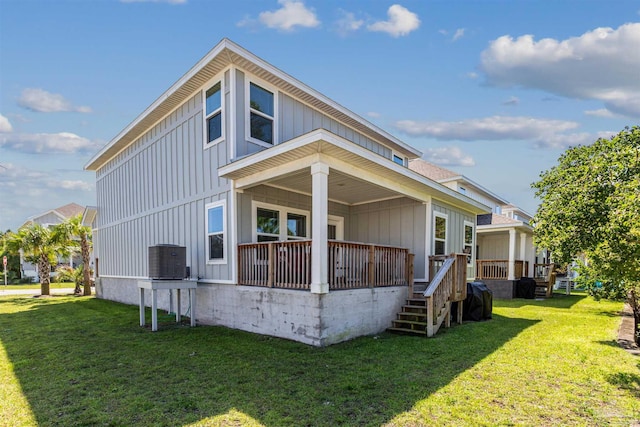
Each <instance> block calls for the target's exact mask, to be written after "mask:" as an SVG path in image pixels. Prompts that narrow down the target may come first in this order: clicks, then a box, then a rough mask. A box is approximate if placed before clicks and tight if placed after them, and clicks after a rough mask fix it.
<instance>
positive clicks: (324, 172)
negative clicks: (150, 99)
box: [311, 163, 329, 294]
mask: <svg viewBox="0 0 640 427" xmlns="http://www.w3.org/2000/svg"><path fill="white" fill-rule="evenodd" d="M311 183H312V185H311V192H312V195H311V205H312V207H311V239H312V240H311V293H314V294H326V293H328V292H329V245H328V242H327V236H328V234H327V227H328V225H327V215H328V213H327V212H328V206H329V201H328V200H329V166H328V165H326V164H324V163H314V164H312V165H311Z"/></svg>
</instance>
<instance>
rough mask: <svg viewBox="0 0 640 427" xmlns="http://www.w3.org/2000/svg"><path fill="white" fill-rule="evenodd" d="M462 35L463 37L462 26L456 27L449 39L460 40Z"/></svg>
mask: <svg viewBox="0 0 640 427" xmlns="http://www.w3.org/2000/svg"><path fill="white" fill-rule="evenodd" d="M462 37H464V28H458V29H457V30H456V32H455V34H454V35H453V38H452V39H451V40H452V41H454V42H455V41H458V40H460V39H461V38H462Z"/></svg>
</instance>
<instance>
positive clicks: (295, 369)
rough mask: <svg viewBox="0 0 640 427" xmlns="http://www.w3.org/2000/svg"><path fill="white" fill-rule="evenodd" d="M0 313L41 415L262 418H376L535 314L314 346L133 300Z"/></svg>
mask: <svg viewBox="0 0 640 427" xmlns="http://www.w3.org/2000/svg"><path fill="white" fill-rule="evenodd" d="M10 311H13V312H11V313H9V314H6V313H7V312H10ZM0 313H5V314H0V339H1V340H2V345H3V346H4V348H5V350H6V352H7V354H8V356H9V359H10V361H11V363H12V365H13V366H12V368H13V372H14V375H15V377H16V378H17V379H18V381H19V383H20V386H21V388H22V393H23V394H24V396H25V397H26V399H27V400H28V402H29V405H30V407H31V410H32V411H33V413H34V415H35V418H36V420H37V423H38V425H54V424H55V425H95V424H103V425H185V424H190V423H195V422H198V421H199V420H204V419H209V418H211V417H215V416H219V415H220V416H224V415H225V414H229V413H235V412H236V411H239V412H240V413H242V414H245V415H246V416H247V417H250V419H253V420H255V421H257V422H259V423H262V424H264V425H268V426H282V425H296V426H297V425H316V426H317V425H345V424H348V425H380V424H383V423H385V422H388V421H390V420H391V419H393V418H394V417H395V416H396V415H398V414H400V413H403V412H405V411H408V410H410V409H411V408H412V407H413V406H414V405H415V404H416V402H418V401H420V400H422V399H424V398H426V397H428V396H429V395H431V394H432V393H434V392H435V391H437V390H438V389H440V388H442V387H443V386H445V385H447V384H448V383H449V382H450V381H451V380H452V379H454V378H455V377H456V376H457V375H459V374H460V373H461V372H463V371H465V370H467V369H469V368H471V367H472V366H474V365H475V364H476V363H478V362H479V361H481V360H482V359H484V358H485V357H486V356H487V355H489V354H491V353H492V352H494V351H495V350H496V349H498V348H500V347H501V346H502V345H503V344H504V343H505V342H507V341H509V340H510V339H512V338H513V337H515V336H516V335H518V334H519V333H520V332H521V331H523V330H524V329H526V328H528V327H530V326H532V325H533V324H535V323H536V321H535V320H529V319H519V318H507V317H502V316H499V315H496V314H494V315H493V319H492V320H490V321H486V322H475V323H465V324H464V325H463V326H456V327H454V328H451V329H448V330H445V331H444V332H443V333H440V334H438V335H437V336H436V337H435V338H432V339H426V338H420V337H410V336H398V335H391V334H388V333H383V334H381V335H379V336H377V337H363V338H359V339H356V340H353V341H349V342H346V343H342V344H337V345H333V346H330V347H327V348H314V347H310V346H306V345H304V344H299V343H295V342H291V341H287V340H282V339H277V338H271V337H266V336H260V335H255V334H250V333H245V332H241V331H235V330H230V329H226V328H222V327H207V326H198V327H196V328H189V327H187V326H182V325H179V324H178V325H176V324H174V325H171V326H164V327H163V328H161V329H160V330H159V331H158V332H154V333H151V332H149V331H148V330H146V329H144V328H140V327H139V326H138V308H137V307H135V306H130V305H123V304H118V303H114V302H110V301H104V300H97V299H94V298H66V299H58V298H53V299H48V300H37V299H36V300H34V299H11V300H2V301H0ZM635 380H636V379H632V382H633V381H635Z"/></svg>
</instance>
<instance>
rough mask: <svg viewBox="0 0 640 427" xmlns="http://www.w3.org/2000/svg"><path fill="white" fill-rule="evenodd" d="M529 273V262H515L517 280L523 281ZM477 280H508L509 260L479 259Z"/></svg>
mask: <svg viewBox="0 0 640 427" xmlns="http://www.w3.org/2000/svg"><path fill="white" fill-rule="evenodd" d="M527 271H529V261H521V260H516V261H515V270H514V275H515V279H516V280H517V279H521V278H522V277H524V276H526V274H527ZM476 278H477V279H478V280H482V279H488V280H507V279H508V278H509V260H508V259H478V260H476Z"/></svg>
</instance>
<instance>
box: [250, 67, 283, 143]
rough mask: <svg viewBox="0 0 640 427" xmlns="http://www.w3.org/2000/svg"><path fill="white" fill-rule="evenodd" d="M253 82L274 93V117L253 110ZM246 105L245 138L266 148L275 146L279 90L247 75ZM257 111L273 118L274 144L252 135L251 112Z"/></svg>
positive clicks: (262, 114) (259, 112) (276, 140)
mask: <svg viewBox="0 0 640 427" xmlns="http://www.w3.org/2000/svg"><path fill="white" fill-rule="evenodd" d="M251 83H253V84H255V85H258V86H260V87H261V88H263V89H265V90H268V91H269V92H271V93H273V117H270V116H268V115H267V114H264V113H263V112H261V111H257V110H252V108H251ZM244 105H245V119H244V128H245V131H244V132H245V139H246V140H247V141H249V142H252V143H254V144H257V145H260V146H262V147H265V148H269V147H274V146H276V145H278V141H279V140H278V90H277V89H276V88H275V87H273V86H272V85H270V84H268V83H266V82H264V81H263V80H260V79H257V78H253V77H252V78H249V77H246V76H245V81H244ZM252 111H253V112H255V113H256V114H258V115H261V116H263V117H265V118H272V119H273V144H269V143H268V142H264V141H262V140H261V139H257V138H253V137H252V136H251V112H252Z"/></svg>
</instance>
